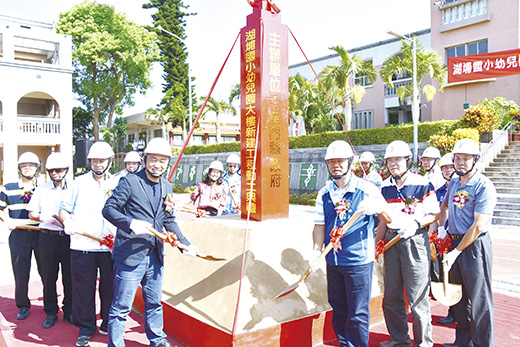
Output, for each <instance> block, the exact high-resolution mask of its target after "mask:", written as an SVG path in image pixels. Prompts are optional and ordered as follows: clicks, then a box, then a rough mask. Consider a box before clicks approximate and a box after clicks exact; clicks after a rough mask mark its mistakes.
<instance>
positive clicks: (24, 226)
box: [16, 225, 41, 231]
mask: <svg viewBox="0 0 520 347" xmlns="http://www.w3.org/2000/svg"><path fill="white" fill-rule="evenodd" d="M16 229H26V230H33V231H40V230H41V229H40V228H39V227H33V226H31V225H17V226H16Z"/></svg>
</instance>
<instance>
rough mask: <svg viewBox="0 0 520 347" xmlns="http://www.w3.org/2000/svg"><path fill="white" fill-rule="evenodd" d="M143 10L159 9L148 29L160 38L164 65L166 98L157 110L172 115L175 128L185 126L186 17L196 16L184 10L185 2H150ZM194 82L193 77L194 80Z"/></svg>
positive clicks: (187, 76)
mask: <svg viewBox="0 0 520 347" xmlns="http://www.w3.org/2000/svg"><path fill="white" fill-rule="evenodd" d="M143 8H145V9H156V10H157V11H156V12H155V13H154V14H152V19H153V24H154V26H153V27H150V28H149V29H150V30H152V31H154V32H155V33H157V35H158V38H159V42H158V46H159V49H160V50H161V65H162V67H163V69H164V75H163V78H164V81H165V82H164V83H163V92H164V93H165V95H164V97H163V99H162V100H161V104H160V105H158V106H159V108H160V109H161V110H158V111H159V112H165V113H168V114H173V115H174V116H173V117H172V121H173V123H174V126H176V125H182V124H183V120H184V115H183V114H178V113H177V111H178V110H179V109H180V108H181V106H183V107H184V110H187V109H188V108H189V98H190V92H189V86H190V83H189V81H188V78H189V66H188V63H187V58H188V52H187V48H186V45H185V43H184V40H185V39H186V33H185V27H186V19H185V17H187V16H190V15H193V14H192V13H188V12H186V11H185V10H187V9H188V6H186V5H184V3H183V1H182V0H149V2H148V3H146V4H144V5H143ZM161 28H162V29H164V30H162V29H161ZM172 34H173V35H172ZM176 36H177V37H176ZM193 81H194V78H192V82H193ZM191 88H192V93H191V97H192V102H193V104H195V100H196V97H195V93H194V86H193V85H192V86H191Z"/></svg>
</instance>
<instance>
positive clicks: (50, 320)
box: [43, 314, 58, 329]
mask: <svg viewBox="0 0 520 347" xmlns="http://www.w3.org/2000/svg"><path fill="white" fill-rule="evenodd" d="M57 320H58V315H57V314H49V315H47V318H45V320H44V321H43V329H49V328H52V327H53V326H54V324H56V321H57Z"/></svg>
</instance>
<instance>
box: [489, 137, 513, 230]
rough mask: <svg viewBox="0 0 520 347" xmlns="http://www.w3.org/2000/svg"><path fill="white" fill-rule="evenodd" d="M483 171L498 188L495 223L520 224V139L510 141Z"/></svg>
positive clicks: (494, 214)
mask: <svg viewBox="0 0 520 347" xmlns="http://www.w3.org/2000/svg"><path fill="white" fill-rule="evenodd" d="M483 173H484V175H486V176H487V177H488V178H489V179H490V180H491V181H492V182H493V184H494V185H495V187H496V189H497V196H498V201H497V206H496V207H495V211H494V213H493V224H502V225H517V226H520V141H515V142H509V145H508V146H506V148H505V149H504V150H502V152H500V154H498V155H497V157H496V158H495V159H494V160H493V161H492V162H491V163H490V164H489V166H488V167H487V168H486V169H485V170H484V172H483Z"/></svg>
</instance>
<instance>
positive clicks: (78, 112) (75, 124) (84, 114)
mask: <svg viewBox="0 0 520 347" xmlns="http://www.w3.org/2000/svg"><path fill="white" fill-rule="evenodd" d="M91 137H92V113H91V112H88V111H87V110H85V109H84V108H81V107H74V108H73V109H72V138H73V139H74V142H76V141H77V140H88V139H89V138H91Z"/></svg>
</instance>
